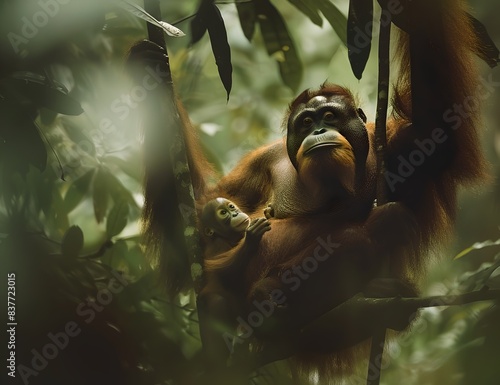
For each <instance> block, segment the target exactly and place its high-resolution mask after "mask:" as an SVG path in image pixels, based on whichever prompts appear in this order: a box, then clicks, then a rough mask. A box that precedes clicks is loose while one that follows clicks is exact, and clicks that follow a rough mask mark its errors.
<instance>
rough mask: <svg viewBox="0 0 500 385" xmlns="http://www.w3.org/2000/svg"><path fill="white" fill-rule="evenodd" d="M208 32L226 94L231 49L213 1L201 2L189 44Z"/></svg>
mask: <svg viewBox="0 0 500 385" xmlns="http://www.w3.org/2000/svg"><path fill="white" fill-rule="evenodd" d="M206 31H208V34H209V36H210V44H211V45H212V51H213V53H214V57H215V63H216V64H217V69H218V71H219V76H220V79H221V81H222V84H223V85H224V88H225V90H226V92H227V98H228V99H229V93H230V92H231V87H232V74H233V66H232V64H231V49H230V47H229V43H228V42H227V32H226V26H225V25H224V20H223V19H222V15H221V13H220V11H219V8H217V6H216V5H215V4H214V1H213V0H202V1H201V4H200V7H199V8H198V11H197V12H196V16H195V17H194V18H193V20H192V22H191V34H192V36H191V44H194V43H196V42H198V41H199V40H200V39H201V38H202V37H203V35H205V32H206Z"/></svg>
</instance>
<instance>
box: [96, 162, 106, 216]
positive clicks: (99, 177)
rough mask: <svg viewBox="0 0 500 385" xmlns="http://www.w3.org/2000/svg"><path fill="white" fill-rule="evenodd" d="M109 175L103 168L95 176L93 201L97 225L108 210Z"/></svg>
mask: <svg viewBox="0 0 500 385" xmlns="http://www.w3.org/2000/svg"><path fill="white" fill-rule="evenodd" d="M108 176H109V173H108V172H107V171H105V170H104V169H103V168H102V167H101V168H99V169H98V170H97V172H96V174H95V176H94V183H93V191H94V194H93V200H94V215H95V219H96V221H97V223H101V222H102V221H103V219H104V217H105V216H106V212H107V210H108V201H109V192H108Z"/></svg>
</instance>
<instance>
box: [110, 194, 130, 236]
mask: <svg viewBox="0 0 500 385" xmlns="http://www.w3.org/2000/svg"><path fill="white" fill-rule="evenodd" d="M127 217H128V204H127V203H126V202H123V201H118V202H115V205H114V206H113V208H112V209H111V211H110V212H109V215H108V218H107V221H106V235H107V237H108V238H111V237H114V236H115V235H118V234H120V233H121V232H122V230H123V229H124V228H125V226H127Z"/></svg>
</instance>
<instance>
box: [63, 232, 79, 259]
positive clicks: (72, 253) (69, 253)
mask: <svg viewBox="0 0 500 385" xmlns="http://www.w3.org/2000/svg"><path fill="white" fill-rule="evenodd" d="M82 248H83V232H82V229H80V227H78V226H71V227H70V228H69V229H68V231H66V234H64V237H63V240H62V244H61V252H62V255H63V256H65V257H69V258H75V257H77V256H78V254H79V253H80V251H81V250H82Z"/></svg>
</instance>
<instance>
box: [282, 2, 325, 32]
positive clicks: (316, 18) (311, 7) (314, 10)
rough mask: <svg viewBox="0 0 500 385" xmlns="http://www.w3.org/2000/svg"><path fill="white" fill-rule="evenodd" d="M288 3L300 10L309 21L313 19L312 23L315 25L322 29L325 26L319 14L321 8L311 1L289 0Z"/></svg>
mask: <svg viewBox="0 0 500 385" xmlns="http://www.w3.org/2000/svg"><path fill="white" fill-rule="evenodd" d="M288 1H289V2H290V3H292V4H293V5H294V6H295V7H296V8H297V9H298V10H300V12H302V13H303V14H304V15H306V16H307V17H308V18H309V19H311V21H312V22H313V23H314V24H316V25H318V26H320V27H321V26H322V25H323V19H322V17H321V15H320V14H319V8H318V6H317V5H315V4H313V3H312V2H311V1H308V0H288Z"/></svg>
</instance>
